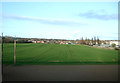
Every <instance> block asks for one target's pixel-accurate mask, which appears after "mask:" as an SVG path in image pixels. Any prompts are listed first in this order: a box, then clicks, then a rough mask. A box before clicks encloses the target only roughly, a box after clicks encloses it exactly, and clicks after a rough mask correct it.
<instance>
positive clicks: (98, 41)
mask: <svg viewBox="0 0 120 83" xmlns="http://www.w3.org/2000/svg"><path fill="white" fill-rule="evenodd" d="M97 43H98V45H100V40H99V38H98V37H97Z"/></svg>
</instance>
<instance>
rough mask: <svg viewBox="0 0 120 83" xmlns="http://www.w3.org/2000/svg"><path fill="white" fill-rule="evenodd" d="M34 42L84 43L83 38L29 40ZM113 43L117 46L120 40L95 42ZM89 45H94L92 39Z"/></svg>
mask: <svg viewBox="0 0 120 83" xmlns="http://www.w3.org/2000/svg"><path fill="white" fill-rule="evenodd" d="M28 41H31V42H32V43H45V44H48V43H55V44H82V43H81V40H64V39H39V40H34V39H31V40H28ZM112 44H115V45H116V46H119V45H120V44H119V42H118V40H101V43H100V44H99V43H98V42H97V41H96V42H94V45H96V46H97V45H100V46H111V45H112ZM87 45H93V42H92V41H89V43H88V44H87Z"/></svg>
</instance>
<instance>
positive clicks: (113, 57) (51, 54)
mask: <svg viewBox="0 0 120 83" xmlns="http://www.w3.org/2000/svg"><path fill="white" fill-rule="evenodd" d="M117 61H118V51H117V50H109V49H102V48H93V47H88V46H84V45H59V44H40V43H37V44H33V43H17V47H16V64H40V65H42V64H44V65H45V64H53V65H54V64H55V65H59V64H60V65H66V64H67V65H81V64H84V65H85V64H86V65H88V64H117ZM3 64H14V44H12V43H11V44H10V43H4V45H3Z"/></svg>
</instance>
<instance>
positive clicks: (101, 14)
mask: <svg viewBox="0 0 120 83" xmlns="http://www.w3.org/2000/svg"><path fill="white" fill-rule="evenodd" d="M79 16H82V17H85V18H89V19H98V20H117V19H118V15H117V14H107V13H106V12H105V11H104V10H99V11H93V10H90V11H88V12H85V13H80V14H79Z"/></svg>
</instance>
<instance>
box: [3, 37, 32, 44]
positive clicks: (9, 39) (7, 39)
mask: <svg viewBox="0 0 120 83" xmlns="http://www.w3.org/2000/svg"><path fill="white" fill-rule="evenodd" d="M14 40H15V39H14V38H12V37H3V43H14ZM16 40H17V41H16V42H17V43H32V42H31V41H28V40H29V39H27V38H18V39H16Z"/></svg>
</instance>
